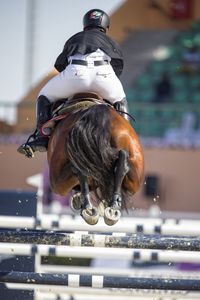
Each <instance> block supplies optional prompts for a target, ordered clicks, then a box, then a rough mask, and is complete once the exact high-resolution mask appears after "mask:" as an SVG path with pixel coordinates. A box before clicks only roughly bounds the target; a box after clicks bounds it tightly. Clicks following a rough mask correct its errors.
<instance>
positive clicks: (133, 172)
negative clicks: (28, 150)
mask: <svg viewBox="0 0 200 300" xmlns="http://www.w3.org/2000/svg"><path fill="white" fill-rule="evenodd" d="M97 98H98V99H97ZM66 103H67V104H66V105H67V106H66V110H64V115H63V116H62V120H60V121H59V122H58V124H57V125H56V127H55V129H54V131H53V133H52V135H51V137H50V140H49V144H48V151H47V158H48V164H49V172H50V173H49V174H50V185H51V188H52V190H53V192H55V193H57V194H59V195H61V196H64V195H66V194H67V193H69V192H71V191H73V190H74V191H75V194H74V196H73V198H72V204H71V206H72V208H74V209H79V210H80V215H81V216H82V217H83V219H84V220H85V221H86V222H87V223H88V224H90V225H94V224H96V223H97V222H98V219H99V214H100V212H99V209H98V207H96V206H95V205H94V202H93V201H92V200H91V196H92V194H93V195H95V199H97V200H98V203H101V205H102V204H103V206H104V216H103V217H104V222H105V223H106V224H107V225H113V224H115V223H116V222H117V221H118V220H119V219H120V216H121V211H122V210H124V209H126V210H128V209H129V208H130V207H131V206H132V205H133V203H132V197H133V195H134V194H135V193H136V192H137V191H138V190H139V189H140V187H141V184H142V181H143V174H144V157H143V150H142V146H141V143H140V140H139V138H138V136H137V134H136V132H135V130H134V129H133V128H132V126H131V125H130V124H129V122H128V121H127V120H126V119H125V118H124V117H123V116H122V115H120V114H119V113H118V112H117V111H116V110H115V109H114V108H113V107H112V106H111V105H109V104H108V103H106V102H105V101H102V100H101V98H100V97H97V95H95V94H78V95H75V96H74V98H73V99H71V100H68V101H67V102H66ZM62 114H63V111H62V110H61V112H60V115H62Z"/></svg>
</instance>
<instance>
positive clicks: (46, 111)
mask: <svg viewBox="0 0 200 300" xmlns="http://www.w3.org/2000/svg"><path fill="white" fill-rule="evenodd" d="M36 115H37V126H36V132H35V133H34V134H32V135H31V136H30V137H29V138H28V140H27V142H26V143H25V144H22V145H21V146H20V147H19V148H18V149H17V151H18V152H19V153H21V154H24V155H26V156H27V157H33V153H34V152H35V151H40V152H45V151H46V150H47V146H48V141H49V138H48V137H46V136H43V135H42V134H41V132H40V129H41V127H42V125H43V124H44V123H45V122H47V121H48V120H49V119H50V118H51V103H50V101H49V100H48V99H47V98H46V97H45V96H43V95H41V96H39V97H38V99H37V104H36Z"/></svg>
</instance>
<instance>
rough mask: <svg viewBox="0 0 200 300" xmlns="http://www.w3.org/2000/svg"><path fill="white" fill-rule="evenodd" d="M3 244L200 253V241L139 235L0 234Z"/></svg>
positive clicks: (192, 238) (40, 232)
mask: <svg viewBox="0 0 200 300" xmlns="http://www.w3.org/2000/svg"><path fill="white" fill-rule="evenodd" d="M0 242H1V243H23V244H45V245H65V246H79V247H105V248H131V249H133V248H137V249H159V250H179V251H200V238H199V237H177V236H171V237H170V236H162V235H139V234H138V235H130V236H120V235H119V236H117V235H105V234H81V233H75V234H74V233H64V232H56V231H55V232H53V231H51V232H49V231H42V230H35V231H34V230H30V231H28V230H27V231H26V230H24V231H22V230H21V231H19V230H10V231H9V230H0Z"/></svg>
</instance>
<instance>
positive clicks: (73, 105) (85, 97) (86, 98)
mask: <svg viewBox="0 0 200 300" xmlns="http://www.w3.org/2000/svg"><path fill="white" fill-rule="evenodd" d="M99 104H101V105H102V104H104V105H109V103H108V102H106V101H105V100H104V99H103V98H102V97H101V96H100V95H98V94H96V93H91V92H90V93H78V94H75V95H74V96H73V97H72V98H70V99H68V100H64V101H63V102H62V103H61V104H60V105H56V107H54V108H53V110H52V119H50V120H49V121H47V122H46V123H45V124H44V125H43V126H42V128H41V132H42V134H43V135H45V136H49V135H50V134H51V132H52V130H53V128H54V127H55V125H56V124H57V123H58V121H60V120H62V119H63V118H65V116H66V115H67V114H68V113H75V112H77V111H80V110H86V109H88V108H89V107H91V106H93V105H99Z"/></svg>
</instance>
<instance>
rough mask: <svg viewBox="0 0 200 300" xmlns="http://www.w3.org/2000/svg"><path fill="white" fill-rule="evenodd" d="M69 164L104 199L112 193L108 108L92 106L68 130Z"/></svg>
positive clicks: (112, 151) (112, 158)
mask: <svg viewBox="0 0 200 300" xmlns="http://www.w3.org/2000/svg"><path fill="white" fill-rule="evenodd" d="M66 148H67V152H68V154H69V157H70V159H71V162H72V164H73V165H74V167H75V168H76V169H78V170H79V171H80V172H81V173H82V174H83V175H85V176H90V177H91V178H93V180H94V182H95V185H96V186H98V187H99V188H100V191H101V194H102V196H103V198H104V199H107V200H108V199H110V197H111V195H112V190H113V172H114V162H115V160H116V158H117V151H116V149H114V148H112V146H111V134H110V108H109V107H108V106H106V105H94V106H93V107H91V108H89V109H88V111H87V112H86V113H84V115H83V117H82V118H81V119H80V120H79V121H78V122H77V123H76V124H75V126H74V127H73V129H72V130H71V132H70V134H69V137H68V139H67V143H66Z"/></svg>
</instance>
